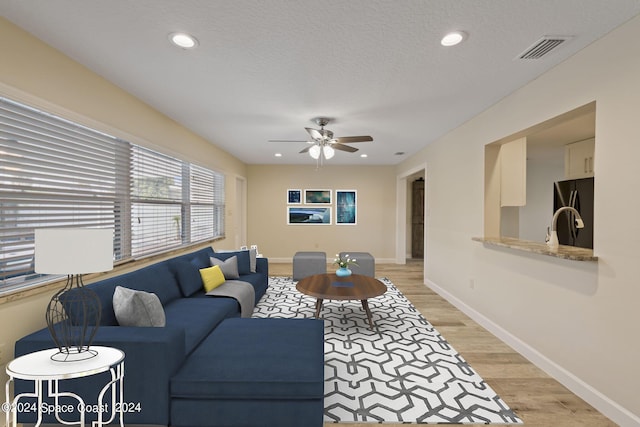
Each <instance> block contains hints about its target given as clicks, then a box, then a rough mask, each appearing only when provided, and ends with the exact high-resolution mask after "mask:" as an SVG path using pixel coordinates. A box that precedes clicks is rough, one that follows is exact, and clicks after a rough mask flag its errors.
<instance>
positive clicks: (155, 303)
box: [113, 286, 166, 327]
mask: <svg viewBox="0 0 640 427" xmlns="http://www.w3.org/2000/svg"><path fill="white" fill-rule="evenodd" d="M113 311H114V312H115V314H116V319H118V324H119V325H120V326H156V327H162V326H164V325H165V323H166V318H165V315H164V308H163V307H162V303H161V302H160V298H158V296H157V295H156V294H153V293H150V292H144V291H135V290H133V289H129V288H124V287H122V286H116V290H115V291H114V292H113Z"/></svg>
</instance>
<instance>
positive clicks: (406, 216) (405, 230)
mask: <svg viewBox="0 0 640 427" xmlns="http://www.w3.org/2000/svg"><path fill="white" fill-rule="evenodd" d="M426 170H427V167H426V164H425V165H422V166H419V167H416V168H414V169H412V170H409V171H407V172H406V173H404V174H403V175H399V176H398V177H397V187H396V190H397V223H396V224H397V227H396V229H397V233H396V263H398V264H406V263H407V260H412V259H414V258H413V248H412V246H413V244H412V242H413V235H414V233H415V234H417V235H418V236H420V235H421V237H416V239H421V243H422V245H419V244H418V245H417V246H418V249H422V256H421V259H422V260H424V259H425V258H426V256H427V253H426V252H427V251H426V247H425V242H426V237H427V233H428V231H427V230H428V227H427V221H426V220H427V218H428V216H429V215H428V206H427V198H426V194H427V192H428V188H427V181H426ZM420 179H422V182H423V184H422V191H421V192H419V193H418V195H417V196H415V197H414V195H413V183H414V181H416V180H420ZM419 185H420V184H418V186H419ZM414 199H415V200H416V202H417V204H419V205H420V208H421V209H418V208H417V207H416V208H415V211H414V203H413V202H414ZM420 199H421V200H420ZM414 214H415V217H416V218H415V220H414ZM414 221H415V226H414ZM414 229H415V230H416V231H415V232H414ZM420 229H421V230H420ZM420 246H421V248H420Z"/></svg>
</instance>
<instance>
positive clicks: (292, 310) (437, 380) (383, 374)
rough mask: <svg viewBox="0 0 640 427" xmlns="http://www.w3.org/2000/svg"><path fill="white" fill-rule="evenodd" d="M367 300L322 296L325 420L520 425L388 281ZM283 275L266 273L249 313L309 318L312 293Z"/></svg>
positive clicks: (503, 403) (311, 312) (501, 402)
mask: <svg viewBox="0 0 640 427" xmlns="http://www.w3.org/2000/svg"><path fill="white" fill-rule="evenodd" d="M380 281H382V282H383V283H384V284H385V285H386V286H387V292H386V293H385V294H384V295H382V296H379V297H377V298H371V299H369V307H370V308H371V312H372V314H373V321H374V324H375V326H376V328H375V330H371V329H370V328H369V324H368V321H367V317H366V314H365V313H364V310H363V309H362V305H361V304H360V302H359V301H329V300H325V301H324V304H323V306H322V312H321V317H322V318H323V319H324V321H325V346H324V348H325V399H324V404H325V412H324V422H326V423H355V422H359V423H407V424H410V423H416V424H522V421H521V420H520V418H518V417H517V416H516V414H515V413H514V412H513V411H512V410H511V409H509V407H508V406H507V405H506V404H505V402H504V401H503V400H502V399H501V398H500V397H499V396H498V395H497V394H496V393H495V392H494V391H493V390H492V389H491V387H489V386H488V385H487V383H485V381H484V380H483V379H482V378H481V377H480V376H479V375H478V374H477V373H476V372H475V371H474V370H473V369H472V368H471V366H469V364H468V363H467V362H466V361H465V360H464V359H463V358H462V356H460V354H458V353H457V352H456V351H455V350H454V349H453V348H452V347H451V345H450V344H449V343H448V342H447V341H446V340H445V339H444V337H443V336H442V335H440V333H438V331H437V330H436V329H435V328H434V327H433V326H432V325H431V324H430V323H429V322H428V321H427V319H425V318H424V317H423V316H422V315H421V314H420V312H418V310H417V309H416V308H415V307H414V306H413V305H412V304H411V303H410V302H409V300H407V298H406V297H405V296H404V295H403V294H402V293H401V292H400V291H399V290H398V289H397V288H396V287H395V285H393V283H391V282H390V281H389V280H388V279H384V278H383V279H380ZM295 283H296V282H294V281H293V280H292V279H291V278H288V277H270V278H269V289H268V290H267V293H266V294H265V295H264V296H263V297H262V299H261V300H260V302H259V303H258V305H257V306H256V308H255V311H254V313H253V317H260V318H264V317H281V318H310V317H314V313H315V302H316V301H315V298H312V297H309V296H306V295H303V294H301V293H300V292H298V291H297V290H296V288H295Z"/></svg>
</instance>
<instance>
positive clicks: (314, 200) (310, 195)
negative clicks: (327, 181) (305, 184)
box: [304, 190, 331, 205]
mask: <svg viewBox="0 0 640 427" xmlns="http://www.w3.org/2000/svg"><path fill="white" fill-rule="evenodd" d="M304 202H305V203H306V204H308V205H330V204H331V190H304Z"/></svg>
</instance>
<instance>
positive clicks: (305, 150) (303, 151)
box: [299, 145, 313, 154]
mask: <svg viewBox="0 0 640 427" xmlns="http://www.w3.org/2000/svg"><path fill="white" fill-rule="evenodd" d="M311 147H313V145H309V146H308V147H305V148H303V149H302V150H300V151H299V153H301V154H302V153H307V152H308V151H309V149H310V148H311Z"/></svg>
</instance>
